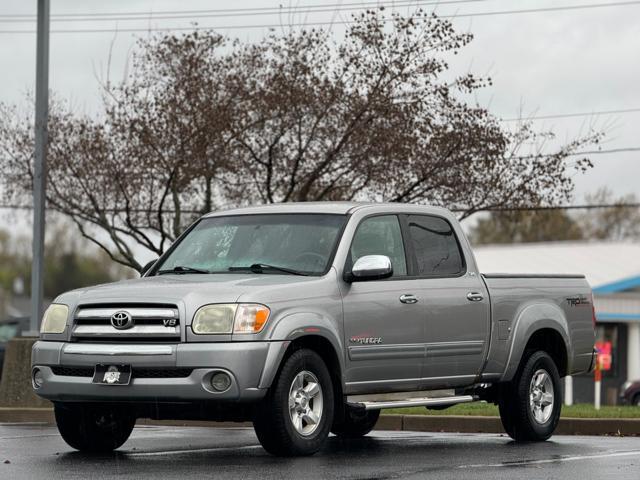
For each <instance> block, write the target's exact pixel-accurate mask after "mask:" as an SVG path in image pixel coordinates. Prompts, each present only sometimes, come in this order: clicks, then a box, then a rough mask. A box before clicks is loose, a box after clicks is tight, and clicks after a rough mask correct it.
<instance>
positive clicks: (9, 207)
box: [0, 202, 640, 215]
mask: <svg viewBox="0 0 640 480" xmlns="http://www.w3.org/2000/svg"><path fill="white" fill-rule="evenodd" d="M607 208H640V202H632V203H589V204H582V205H555V206H554V205H547V206H531V207H509V206H506V207H488V208H482V209H480V210H478V211H483V212H509V211H510V212H519V211H543V210H601V209H607ZM0 209H3V210H31V209H33V207H32V206H31V205H17V204H0ZM47 210H56V209H55V208H52V207H47ZM450 210H451V211H452V212H466V211H467V209H463V208H452V209H450ZM103 211H104V212H108V213H125V212H126V210H125V209H118V208H106V209H104V210H103ZM128 211H129V212H130V213H148V212H151V213H154V214H157V211H156V210H154V209H148V210H147V209H143V208H131V209H129V210H128ZM163 212H164V213H167V214H172V213H175V210H173V209H163ZM180 212H181V213H194V214H202V215H204V213H203V212H202V211H201V210H180Z"/></svg>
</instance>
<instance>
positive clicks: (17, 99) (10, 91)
mask: <svg viewBox="0 0 640 480" xmlns="http://www.w3.org/2000/svg"><path fill="white" fill-rule="evenodd" d="M51 3H52V15H54V18H55V15H59V14H69V13H71V14H78V13H104V12H106V13H113V12H116V13H128V12H148V13H149V15H150V16H145V17H146V19H145V20H142V21H123V20H118V21H115V20H108V21H105V20H103V19H101V21H95V22H86V21H80V22H65V23H62V22H58V21H54V22H52V26H51V29H52V31H53V32H55V31H56V30H62V29H74V30H75V29H81V30H85V29H115V28H118V29H120V30H122V29H126V28H141V29H144V28H147V27H149V26H152V27H188V26H189V25H190V23H191V22H193V21H197V22H198V23H199V24H200V25H201V26H211V27H219V26H226V27H232V28H230V29H225V30H224V33H226V34H228V35H229V36H232V37H238V38H240V39H243V40H252V39H258V38H260V37H261V36H262V35H264V34H265V32H266V31H267V30H266V28H255V29H250V28H244V27H243V26H246V25H252V24H253V25H264V24H278V23H280V21H281V20H282V19H280V18H279V17H278V16H277V15H275V16H274V15H270V16H267V15H255V14H254V15H244V16H216V17H213V16H204V15H203V14H200V15H197V16H194V17H191V18H188V19H180V20H155V19H153V13H156V14H158V13H159V12H163V11H174V12H175V11H188V10H211V9H228V8H234V9H246V8H269V7H277V6H278V5H279V4H282V5H284V6H285V7H288V6H289V5H295V6H298V7H299V9H300V11H301V12H304V6H305V5H327V6H328V7H327V9H326V10H335V9H334V5H335V4H338V3H340V4H342V5H345V4H348V5H350V6H353V5H354V4H356V3H359V4H361V5H365V6H366V5H372V4H374V3H375V2H372V1H371V0H364V1H362V2H357V1H356V0H342V2H341V1H340V0H325V1H321V0H303V1H300V2H294V3H288V2H286V1H281V2H278V1H276V0H262V1H258V0H235V1H234V2H221V1H217V2H212V1H197V0H181V1H180V2H177V1H173V2H172V1H158V0H126V1H125V0H111V1H109V2H105V1H100V2H98V1H87V0H83V1H80V0H52V2H51ZM380 3H383V4H385V5H386V6H387V7H388V8H389V7H390V5H391V4H392V3H393V2H389V1H383V2H380ZM407 3H408V2H406V1H405V2H402V1H398V2H396V5H400V4H402V5H403V6H401V7H396V8H397V10H399V11H401V12H406V11H407V6H406V5H407ZM427 3H433V1H431V2H425V1H423V2H420V1H416V2H414V5H415V4H423V6H424V8H426V9H433V8H434V5H433V4H432V5H426V4H427ZM602 3H621V2H612V1H611V0H608V2H607V1H606V0H475V1H473V0H470V1H467V2H460V1H459V0H457V1H453V2H452V1H451V0H449V2H447V1H445V0H443V1H442V2H441V4H440V5H438V6H437V8H436V12H437V13H439V14H441V15H452V14H457V15H459V18H456V19H454V20H453V21H454V24H455V25H456V26H457V27H458V28H459V29H460V30H469V31H471V32H472V33H473V34H474V35H475V40H474V41H473V43H472V44H471V45H470V46H469V47H467V48H466V49H464V50H463V51H461V53H460V54H459V55H458V58H456V59H454V60H455V63H453V64H452V65H453V68H454V69H456V70H457V71H459V72H460V73H464V72H466V71H468V70H469V69H470V70H471V71H473V72H475V73H477V74H490V76H491V77H492V78H493V81H494V84H493V86H492V87H490V88H487V89H485V90H483V91H481V92H480V93H479V94H478V95H477V101H478V102H479V103H480V104H481V105H484V106H488V107H489V108H490V110H491V111H492V112H493V113H494V114H495V115H498V116H499V117H502V118H512V117H514V116H518V115H519V114H520V110H521V108H524V114H525V115H536V116H543V115H558V114H573V113H583V112H597V111H610V110H624V109H640V2H629V3H633V4H630V5H626V6H610V7H607V8H591V9H574V10H566V11H546V12H538V13H521V14H508V15H487V16H474V17H468V16H464V15H466V14H471V13H484V12H499V11H502V12H503V11H506V10H526V9H539V8H545V7H551V8H558V7H561V6H569V5H571V6H573V5H594V4H602ZM412 8H414V7H412ZM35 13H36V0H2V2H0V19H2V20H5V21H4V22H0V31H1V32H2V33H0V101H4V102H11V103H19V104H23V105H25V106H28V105H26V104H25V94H26V93H27V92H28V91H33V88H34V77H35V34H33V33H4V32H6V31H8V30H29V31H31V30H34V29H35V20H31V19H30V21H29V22H27V23H16V22H6V20H7V19H14V20H15V19H16V17H7V16H6V15H16V14H31V15H34V14H35ZM236 13H238V12H236ZM244 13H247V12H244ZM334 13H335V12H331V11H328V12H317V11H316V12H313V13H306V14H304V15H302V14H300V15H297V16H296V17H295V19H294V22H304V21H306V22H321V21H328V20H330V19H331V18H332V16H333V15H334ZM3 15H4V16H3ZM218 15H219V14H218ZM349 15H350V12H349V11H343V12H341V13H340V14H339V15H338V16H337V19H338V20H341V19H343V20H347V19H348V18H349ZM284 20H285V23H286V22H287V20H288V17H285V18H284ZM342 29H343V27H342V26H334V30H335V31H336V34H337V35H339V34H340V33H341V31H342ZM144 35H145V32H144V31H141V32H138V33H128V32H126V33H124V32H120V33H117V34H115V33H112V32H107V33H95V32H91V33H87V32H82V33H52V34H51V54H50V55H51V56H50V88H51V89H52V90H53V91H55V92H56V94H57V95H59V96H60V97H62V98H65V99H68V100H71V101H72V102H73V104H74V105H75V107H76V108H77V109H78V110H83V111H88V112H92V111H95V110H96V109H97V108H98V105H99V103H98V94H97V93H98V88H97V81H96V75H100V74H104V72H105V71H106V68H107V60H108V54H109V47H110V45H111V43H112V42H113V46H114V50H113V51H114V53H113V58H112V62H111V69H110V71H111V77H112V79H116V78H121V76H122V74H123V68H124V65H125V60H126V58H127V54H128V52H129V51H130V48H131V47H132V45H133V43H134V41H135V38H136V36H138V37H139V36H144ZM593 122H595V124H596V125H598V126H601V127H606V129H607V138H606V142H605V144H604V145H603V148H605V149H614V148H615V149H617V148H626V147H639V146H640V131H639V125H640V111H638V112H635V113H626V114H615V115H600V116H597V117H595V118H594V117H573V118H563V119H552V120H549V119H547V120H541V121H537V122H536V123H537V124H538V125H539V126H540V127H541V128H542V127H545V128H552V129H553V130H554V131H556V132H557V134H558V136H559V137H560V139H561V140H567V139H571V138H573V137H575V136H577V135H579V134H580V132H581V131H584V130H581V129H584V128H585V126H588V125H589V124H591V123H593ZM639 157H640V152H635V153H633V152H628V153H618V154H601V155H594V156H592V157H591V158H592V159H593V161H594V164H595V168H594V169H592V170H591V171H590V172H589V173H587V174H586V175H581V176H578V177H577V178H576V186H577V188H576V199H575V200H574V202H576V203H580V202H581V201H582V197H583V196H584V194H585V193H587V192H593V191H595V190H596V189H598V188H599V187H604V186H608V187H610V188H611V189H613V190H614V191H615V192H616V193H617V194H623V193H636V194H637V195H638V196H640V182H639V181H638V178H639V177H640V158H639ZM1 223H4V222H2V221H0V226H2V225H1Z"/></svg>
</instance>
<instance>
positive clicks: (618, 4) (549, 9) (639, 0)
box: [0, 0, 640, 34]
mask: <svg viewBox="0 0 640 480" xmlns="http://www.w3.org/2000/svg"><path fill="white" fill-rule="evenodd" d="M634 5H640V0H635V1H628V2H614V3H595V4H583V5H570V6H563V7H547V8H531V9H525V10H501V11H492V12H476V13H460V14H454V15H439V16H438V17H439V18H453V19H456V18H470V17H486V16H495V15H513V14H521V13H540V12H559V11H571V10H584V9H595V8H608V7H624V6H634ZM381 21H383V22H390V21H392V19H390V18H384V19H381ZM352 23H353V21H333V22H327V21H323V22H298V23H288V24H273V23H272V24H250V25H214V26H207V27H197V26H191V27H162V28H158V27H148V28H121V29H114V28H103V29H61V30H51V33H130V32H131V33H133V32H151V31H153V32H163V31H164V32H169V31H195V30H233V29H252V28H280V27H316V26H326V25H351V24H352ZM2 33H35V30H0V34H2Z"/></svg>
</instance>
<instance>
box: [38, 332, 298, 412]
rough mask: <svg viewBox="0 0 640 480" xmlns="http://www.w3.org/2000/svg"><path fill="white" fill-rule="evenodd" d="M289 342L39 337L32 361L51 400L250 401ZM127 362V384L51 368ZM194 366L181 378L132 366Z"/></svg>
mask: <svg viewBox="0 0 640 480" xmlns="http://www.w3.org/2000/svg"><path fill="white" fill-rule="evenodd" d="M288 343H289V342H224V343H222V342H219V343H197V344H196V343H194V344H189V343H180V344H159V345H156V344H154V345H150V344H93V343H65V342H50V341H39V342H36V343H35V344H34V346H33V351H32V358H31V364H32V368H38V369H39V370H40V371H41V372H42V380H43V381H42V385H41V386H40V387H39V388H36V387H35V386H34V391H35V393H36V394H38V395H39V396H41V397H43V398H46V399H48V400H53V401H118V402H127V401H131V402H137V401H140V402H184V401H186V402H189V401H193V402H197V401H207V400H210V401H211V400H213V401H216V400H220V401H255V400H259V399H260V398H262V397H264V395H265V394H266V391H267V389H268V387H269V386H270V383H271V379H272V378H273V375H274V374H275V370H276V369H277V366H278V364H279V360H280V359H281V358H282V356H283V354H284V351H285V350H286V347H287V346H288ZM100 363H101V364H128V365H131V367H132V369H133V371H134V375H133V376H132V379H131V382H130V383H129V385H102V384H95V383H92V378H91V377H90V376H72V375H66V374H62V375H60V374H58V375H56V374H55V373H54V370H56V371H57V372H59V370H58V369H56V368H55V367H66V368H67V369H73V368H84V369H86V368H87V367H90V368H93V367H94V366H95V365H96V364H100ZM138 368H139V369H156V368H157V369H162V370H163V371H171V369H174V368H175V369H185V368H186V369H193V370H192V371H191V373H190V374H189V376H186V377H184V376H183V377H169V376H167V377H165V378H163V377H160V378H157V377H154V378H136V377H135V371H136V369H138ZM219 371H224V372H226V373H228V374H229V376H230V377H231V380H232V382H231V386H230V387H229V388H228V389H227V390H226V391H224V392H216V391H215V390H214V389H213V388H212V387H211V385H210V379H211V376H212V375H213V374H214V373H215V372H219Z"/></svg>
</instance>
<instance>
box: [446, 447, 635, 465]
mask: <svg viewBox="0 0 640 480" xmlns="http://www.w3.org/2000/svg"><path fill="white" fill-rule="evenodd" d="M634 455H638V456H640V450H631V451H628V452H610V453H598V454H594V455H575V456H568V457H557V458H543V459H540V460H521V461H515V462H502V463H479V464H475V465H459V466H458V468H495V467H520V466H526V465H541V464H545V463H558V462H575V461H577V460H591V459H596V458H608V457H631V456H634Z"/></svg>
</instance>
